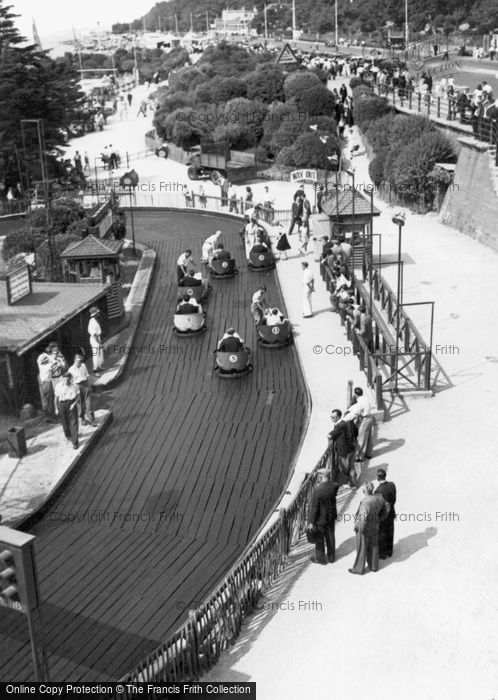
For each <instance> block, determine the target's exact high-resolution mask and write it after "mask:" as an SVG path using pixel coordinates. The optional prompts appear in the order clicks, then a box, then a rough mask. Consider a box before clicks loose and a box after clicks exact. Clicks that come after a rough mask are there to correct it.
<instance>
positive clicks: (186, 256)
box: [176, 250, 197, 282]
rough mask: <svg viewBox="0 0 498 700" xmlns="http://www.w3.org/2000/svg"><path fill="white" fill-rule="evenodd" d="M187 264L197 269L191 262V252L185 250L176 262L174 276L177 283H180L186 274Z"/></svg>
mask: <svg viewBox="0 0 498 700" xmlns="http://www.w3.org/2000/svg"><path fill="white" fill-rule="evenodd" d="M189 263H190V264H191V265H195V267H197V265H196V264H195V262H194V261H193V260H192V251H191V250H186V251H185V252H184V253H182V254H181V255H180V257H179V258H178V260H177V261H176V276H177V278H178V282H181V281H182V279H183V278H184V277H185V275H186V274H187V271H188V266H189Z"/></svg>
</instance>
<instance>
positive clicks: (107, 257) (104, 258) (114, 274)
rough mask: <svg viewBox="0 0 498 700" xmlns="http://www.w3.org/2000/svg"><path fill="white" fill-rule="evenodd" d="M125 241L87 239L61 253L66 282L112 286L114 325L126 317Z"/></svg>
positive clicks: (109, 298)
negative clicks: (122, 259)
mask: <svg viewBox="0 0 498 700" xmlns="http://www.w3.org/2000/svg"><path fill="white" fill-rule="evenodd" d="M122 247H123V241H116V240H109V239H101V238H96V237H95V236H92V235H90V236H86V238H83V239H82V240H81V241H75V242H74V243H70V244H69V245H68V246H67V248H65V249H64V251H63V252H62V253H61V256H60V257H61V260H62V269H63V272H64V281H65V282H74V283H84V284H92V283H96V284H110V285H111V289H110V291H109V293H108V295H107V316H108V320H109V321H110V322H111V323H112V322H114V321H119V320H120V319H121V318H122V317H123V314H124V305H123V290H122V287H121V267H120V261H119V254H120V252H121V249H122Z"/></svg>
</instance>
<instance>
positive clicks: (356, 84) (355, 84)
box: [349, 75, 371, 92]
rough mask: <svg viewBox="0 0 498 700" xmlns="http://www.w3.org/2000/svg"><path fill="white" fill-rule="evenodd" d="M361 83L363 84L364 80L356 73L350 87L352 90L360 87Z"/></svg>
mask: <svg viewBox="0 0 498 700" xmlns="http://www.w3.org/2000/svg"><path fill="white" fill-rule="evenodd" d="M360 85H363V80H362V79H361V78H357V77H356V75H354V76H353V77H352V78H351V80H350V81H349V87H350V88H351V90H354V89H355V88H357V87H360ZM370 92H371V90H370Z"/></svg>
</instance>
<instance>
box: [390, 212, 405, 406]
mask: <svg viewBox="0 0 498 700" xmlns="http://www.w3.org/2000/svg"><path fill="white" fill-rule="evenodd" d="M405 221H406V214H405V213H404V212H401V211H400V212H398V213H397V214H395V216H393V218H392V222H393V224H396V226H397V227H398V280H397V287H396V350H395V352H396V359H395V362H394V372H395V373H394V392H395V393H398V360H399V326H400V304H401V234H402V232H403V226H404V225H405Z"/></svg>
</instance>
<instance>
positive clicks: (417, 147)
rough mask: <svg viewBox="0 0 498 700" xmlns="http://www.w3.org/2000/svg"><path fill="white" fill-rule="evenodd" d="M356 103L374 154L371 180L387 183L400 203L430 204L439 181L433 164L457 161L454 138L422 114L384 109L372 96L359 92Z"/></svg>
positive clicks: (426, 206) (392, 194) (391, 195)
mask: <svg viewBox="0 0 498 700" xmlns="http://www.w3.org/2000/svg"><path fill="white" fill-rule="evenodd" d="M359 105H361V106H360V109H359V110H358V104H355V107H356V112H355V114H356V116H357V121H359V125H360V127H361V129H362V130H363V132H364V134H365V136H366V138H367V140H368V143H369V145H370V147H371V149H372V151H373V154H374V155H373V158H372V161H371V162H370V166H369V173H370V178H371V180H372V182H373V183H374V184H375V185H376V186H377V187H381V186H389V188H390V197H391V198H392V197H393V196H394V197H395V198H397V199H398V200H399V201H400V202H401V203H403V204H407V205H412V204H413V205H416V206H417V207H419V206H421V207H422V208H423V209H426V208H428V207H430V206H431V205H432V202H433V201H434V197H435V195H436V191H437V187H438V185H441V184H442V183H441V182H440V181H439V180H438V175H437V173H434V166H435V164H436V163H438V162H442V163H445V162H446V163H454V162H455V161H456V151H455V146H454V144H453V142H452V141H451V140H450V139H449V138H448V137H447V136H446V135H445V134H444V133H442V132H441V131H439V130H438V129H437V128H436V127H435V126H434V124H433V123H432V122H430V121H429V119H427V118H426V117H424V116H421V115H409V116H405V115H401V114H398V115H396V114H393V113H392V112H386V113H384V112H383V106H382V105H381V104H380V102H379V98H377V97H375V96H367V95H360V100H359ZM358 112H359V114H360V117H359V119H358ZM446 184H447V183H446Z"/></svg>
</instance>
